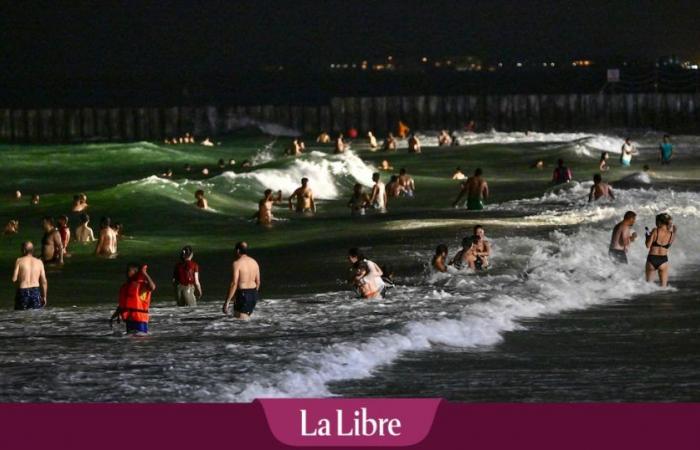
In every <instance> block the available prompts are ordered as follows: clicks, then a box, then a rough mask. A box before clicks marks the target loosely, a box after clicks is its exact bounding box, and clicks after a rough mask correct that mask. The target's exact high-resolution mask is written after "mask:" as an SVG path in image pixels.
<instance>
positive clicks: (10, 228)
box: [5, 219, 19, 236]
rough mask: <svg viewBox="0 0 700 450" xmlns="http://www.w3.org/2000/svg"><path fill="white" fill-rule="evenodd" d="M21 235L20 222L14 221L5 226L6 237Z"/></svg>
mask: <svg viewBox="0 0 700 450" xmlns="http://www.w3.org/2000/svg"><path fill="white" fill-rule="evenodd" d="M17 233H19V220H16V219H12V220H10V221H8V222H7V225H5V236H8V235H11V234H17Z"/></svg>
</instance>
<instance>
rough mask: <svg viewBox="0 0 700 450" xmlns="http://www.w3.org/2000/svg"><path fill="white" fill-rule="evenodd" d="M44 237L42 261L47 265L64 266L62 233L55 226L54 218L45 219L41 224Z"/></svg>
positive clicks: (42, 241)
mask: <svg viewBox="0 0 700 450" xmlns="http://www.w3.org/2000/svg"><path fill="white" fill-rule="evenodd" d="M41 225H42V227H43V228H44V237H43V238H42V239H41V260H42V261H43V262H44V263H46V264H63V255H64V252H63V241H62V239H61V233H60V232H59V231H58V230H57V229H56V227H55V226H54V221H53V218H52V217H44V219H43V220H42V222H41Z"/></svg>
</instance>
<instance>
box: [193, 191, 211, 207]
mask: <svg viewBox="0 0 700 450" xmlns="http://www.w3.org/2000/svg"><path fill="white" fill-rule="evenodd" d="M194 198H195V202H194V204H195V206H196V207H197V208H199V209H209V202H208V201H207V198H206V197H205V196H204V191H203V190H201V189H198V190H197V191H196V192H195V193H194Z"/></svg>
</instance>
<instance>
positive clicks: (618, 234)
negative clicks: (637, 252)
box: [608, 211, 637, 264]
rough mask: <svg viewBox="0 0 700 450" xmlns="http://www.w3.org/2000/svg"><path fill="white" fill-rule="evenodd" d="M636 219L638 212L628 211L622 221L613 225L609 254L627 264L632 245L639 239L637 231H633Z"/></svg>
mask: <svg viewBox="0 0 700 450" xmlns="http://www.w3.org/2000/svg"><path fill="white" fill-rule="evenodd" d="M636 221H637V214H636V213H635V212H634V211H627V212H626V213H625V216H624V217H623V219H622V222H620V223H618V224H617V225H615V227H613V230H612V236H611V238H610V248H609V250H608V255H610V258H612V260H613V261H615V262H616V263H619V264H627V253H628V252H629V248H630V245H631V244H632V242H634V241H635V240H636V239H637V233H635V232H634V231H632V227H633V226H634V223H635V222H636Z"/></svg>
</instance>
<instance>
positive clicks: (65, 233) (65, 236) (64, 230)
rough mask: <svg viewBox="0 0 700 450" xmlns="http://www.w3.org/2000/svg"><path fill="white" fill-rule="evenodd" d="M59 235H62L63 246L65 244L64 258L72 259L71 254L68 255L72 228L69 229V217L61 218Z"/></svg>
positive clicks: (59, 220)
mask: <svg viewBox="0 0 700 450" xmlns="http://www.w3.org/2000/svg"><path fill="white" fill-rule="evenodd" d="M58 233H59V234H60V235H61V244H63V257H64V258H70V256H71V255H70V253H68V244H70V228H69V227H68V216H66V215H62V216H59V218H58Z"/></svg>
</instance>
